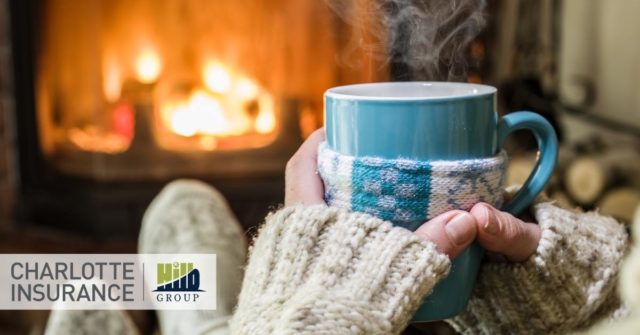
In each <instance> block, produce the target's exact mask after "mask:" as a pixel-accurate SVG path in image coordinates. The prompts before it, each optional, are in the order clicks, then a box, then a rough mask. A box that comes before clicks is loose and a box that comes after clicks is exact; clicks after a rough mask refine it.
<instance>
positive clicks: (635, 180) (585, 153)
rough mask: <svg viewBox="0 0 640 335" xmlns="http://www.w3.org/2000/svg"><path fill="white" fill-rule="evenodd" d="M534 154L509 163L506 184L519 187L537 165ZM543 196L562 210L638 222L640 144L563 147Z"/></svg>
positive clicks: (589, 143)
mask: <svg viewBox="0 0 640 335" xmlns="http://www.w3.org/2000/svg"><path fill="white" fill-rule="evenodd" d="M536 159H537V157H536V154H533V153H532V154H528V155H519V156H516V157H513V158H511V159H510V161H509V166H508V169H507V177H506V178H507V185H512V184H522V183H524V181H525V180H526V178H527V177H528V176H529V174H530V173H531V171H532V169H533V167H534V166H535V164H536ZM545 193H546V194H547V195H548V196H549V197H551V198H552V199H554V200H555V201H556V203H557V204H558V205H560V206H562V207H565V208H567V209H572V210H598V211H599V212H600V213H601V214H603V215H609V216H612V217H614V218H616V219H618V220H620V221H623V222H626V223H630V222H631V221H632V220H633V218H634V213H636V211H638V218H639V220H640V143H637V142H632V141H630V142H618V143H611V142H605V141H603V140H601V139H599V138H590V139H587V140H585V141H582V142H579V143H576V144H574V145H571V146H562V147H561V148H560V150H559V154H558V164H557V165H556V169H555V171H554V174H553V176H552V177H551V180H550V181H549V184H548V185H547V187H546V189H545Z"/></svg>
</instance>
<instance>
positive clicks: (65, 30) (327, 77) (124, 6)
mask: <svg viewBox="0 0 640 335" xmlns="http://www.w3.org/2000/svg"><path fill="white" fill-rule="evenodd" d="M10 5H11V10H10V14H11V28H12V29H11V31H12V51H13V61H14V69H15V73H14V88H15V106H16V111H17V112H16V115H15V116H16V128H17V137H18V150H17V152H18V163H19V164H18V166H19V168H18V170H19V175H20V181H19V185H18V186H19V187H18V196H19V199H18V200H19V201H18V204H19V206H18V208H17V219H18V221H25V222H35V223H38V224H44V225H48V226H52V227H59V228H64V229H71V230H75V231H79V232H83V233H86V234H91V235H95V236H103V237H111V236H119V237H122V236H129V237H131V236H135V234H136V233H137V229H138V227H139V223H140V219H141V216H142V213H143V211H144V208H145V207H146V205H147V204H148V202H149V201H150V200H151V198H152V197H153V195H154V194H155V193H157V191H158V190H159V189H160V188H161V187H162V185H163V184H164V183H166V182H167V181H169V180H172V179H175V178H182V177H190V178H198V179H202V180H205V181H207V182H209V183H211V184H213V185H214V186H216V187H217V188H219V189H220V190H221V191H222V192H223V193H224V194H225V196H226V197H227V198H228V199H229V202H230V204H231V206H232V208H233V209H234V211H235V212H236V214H237V215H238V217H239V218H240V220H241V221H242V223H243V224H244V225H245V226H247V227H248V226H252V225H256V224H258V223H259V221H260V219H261V218H262V217H263V215H264V214H265V213H266V211H267V210H269V208H270V206H271V207H273V206H276V205H277V204H278V203H280V202H281V200H282V198H283V170H284V165H285V163H286V161H287V159H288V157H290V156H291V154H292V153H293V152H294V151H295V149H296V148H297V147H298V146H299V144H300V143H301V142H302V140H303V138H304V137H305V136H306V135H307V134H308V133H310V132H311V131H312V130H313V129H315V128H317V127H319V126H320V125H321V124H322V93H323V91H324V90H325V89H326V88H328V87H331V86H335V85H339V84H346V83H353V82H363V81H379V80H384V79H386V77H387V68H386V66H385V65H384V61H385V60H384V59H380V58H379V57H376V56H375V55H373V54H367V53H364V54H362V53H360V54H356V53H354V52H353V43H352V41H353V40H360V41H361V40H363V39H364V40H366V39H371V38H373V37H371V36H366V35H363V34H364V33H363V32H362V31H356V30H355V29H352V28H350V27H349V26H348V25H346V24H345V23H343V22H342V21H341V20H340V19H339V18H337V17H336V16H335V15H334V14H333V13H332V12H331V10H330V9H329V8H328V7H327V6H326V5H325V4H324V3H323V2H321V1H295V0H281V1H235V0H225V1H198V0H191V1H177V0H161V1H157V0H138V1H135V2H132V1H124V0H89V1H87V0H26V1H15V2H11V3H10ZM353 10H354V11H357V10H358V9H357V8H353Z"/></svg>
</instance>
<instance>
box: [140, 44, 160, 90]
mask: <svg viewBox="0 0 640 335" xmlns="http://www.w3.org/2000/svg"><path fill="white" fill-rule="evenodd" d="M135 71H136V77H137V79H138V80H139V81H140V82H142V83H145V84H150V83H153V82H155V81H156V80H157V79H158V77H159V76H160V72H161V71H162V61H161V60H160V57H159V56H158V53H157V52H156V51H155V50H154V49H153V48H150V47H149V48H146V49H143V50H142V52H140V54H139V55H138V58H137V59H136V65H135Z"/></svg>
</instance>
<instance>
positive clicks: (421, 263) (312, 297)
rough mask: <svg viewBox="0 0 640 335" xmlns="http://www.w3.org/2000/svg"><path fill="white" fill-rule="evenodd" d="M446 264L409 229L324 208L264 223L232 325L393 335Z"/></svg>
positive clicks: (242, 329)
mask: <svg viewBox="0 0 640 335" xmlns="http://www.w3.org/2000/svg"><path fill="white" fill-rule="evenodd" d="M449 264H450V263H449V259H448V258H447V256H445V255H444V254H441V253H439V252H438V251H437V250H436V248H435V245H434V244H433V243H430V242H426V241H424V240H422V239H420V238H419V237H418V236H417V235H415V234H412V233H411V232H409V231H408V230H406V229H403V228H399V227H393V226H392V225H391V224H390V223H388V222H384V221H382V220H380V219H377V218H375V217H372V216H370V215H367V214H362V213H351V212H347V211H345V210H339V209H336V208H328V207H326V206H324V205H318V206H312V207H301V206H296V207H288V208H284V209H282V210H280V211H278V212H276V213H274V214H272V215H270V216H269V217H268V218H267V223H266V224H265V226H264V227H263V228H262V229H261V231H260V234H259V236H258V238H257V239H256V241H255V244H254V247H253V249H252V250H251V257H250V259H249V264H248V266H247V269H246V273H245V279H244V282H243V288H242V291H241V294H240V297H239V304H238V308H237V310H236V312H235V314H234V316H233V319H232V321H231V329H232V331H233V332H234V333H237V334H307V333H308V334H316V333H321V334H394V333H399V332H400V331H401V330H402V329H404V327H406V325H407V323H408V322H409V320H410V318H411V316H412V315H413V313H414V312H415V310H416V309H417V308H418V306H419V305H420V304H421V303H422V300H423V298H424V296H425V295H426V294H427V293H428V292H430V291H431V290H432V288H433V286H434V285H435V284H436V283H437V282H438V281H439V280H440V279H442V278H443V277H444V276H445V275H446V273H447V271H448V268H449Z"/></svg>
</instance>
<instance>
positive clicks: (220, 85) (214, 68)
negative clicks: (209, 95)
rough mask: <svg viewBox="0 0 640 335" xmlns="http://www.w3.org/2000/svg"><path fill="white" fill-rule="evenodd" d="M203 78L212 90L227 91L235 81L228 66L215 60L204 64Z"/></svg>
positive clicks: (217, 91)
mask: <svg viewBox="0 0 640 335" xmlns="http://www.w3.org/2000/svg"><path fill="white" fill-rule="evenodd" d="M202 77H203V78H202V80H203V81H204V84H205V85H206V86H207V88H208V89H209V90H210V91H211V92H215V93H221V94H223V93H227V92H229V90H230V89H231V85H232V82H233V79H232V76H231V73H230V71H229V70H227V68H226V67H225V66H224V65H222V64H220V63H218V62H215V61H208V62H207V63H206V64H205V66H204V71H203V73H202Z"/></svg>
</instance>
